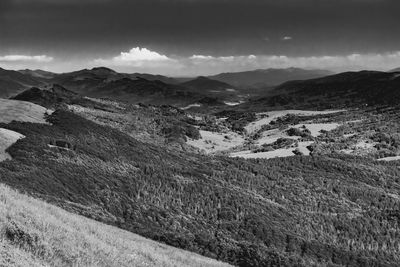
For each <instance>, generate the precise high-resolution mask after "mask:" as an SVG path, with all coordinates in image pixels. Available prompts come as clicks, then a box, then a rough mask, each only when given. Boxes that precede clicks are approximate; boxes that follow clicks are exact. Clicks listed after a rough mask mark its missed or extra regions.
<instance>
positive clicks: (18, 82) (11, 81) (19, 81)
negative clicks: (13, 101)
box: [0, 68, 42, 98]
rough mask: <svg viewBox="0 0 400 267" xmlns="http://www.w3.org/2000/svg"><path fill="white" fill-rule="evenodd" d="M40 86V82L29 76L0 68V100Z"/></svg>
mask: <svg viewBox="0 0 400 267" xmlns="http://www.w3.org/2000/svg"><path fill="white" fill-rule="evenodd" d="M41 84H42V82H41V81H39V80H38V79H35V78H33V77H32V76H30V75H27V74H23V73H20V72H18V71H13V70H5V69H2V68H0V98H8V97H10V96H13V95H15V94H18V93H19V92H21V91H23V90H25V89H27V88H29V87H32V86H39V85H41Z"/></svg>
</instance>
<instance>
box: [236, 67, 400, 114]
mask: <svg viewBox="0 0 400 267" xmlns="http://www.w3.org/2000/svg"><path fill="white" fill-rule="evenodd" d="M399 102H400V75H399V74H397V73H389V72H379V71H360V72H345V73H340V74H336V75H331V76H327V77H323V78H318V79H311V80H305V81H291V82H286V83H284V84H282V85H280V86H278V87H277V88H275V89H274V90H273V91H272V92H270V94H269V95H268V96H266V97H263V98H260V99H257V100H254V101H250V102H249V103H246V104H243V106H242V107H247V108H250V109H258V110H261V109H266V108H280V107H291V108H296V107H297V108H299V107H302V108H313V109H315V108H333V107H349V106H361V105H363V106H365V105H382V104H384V105H392V104H396V105H397V104H398V103H399Z"/></svg>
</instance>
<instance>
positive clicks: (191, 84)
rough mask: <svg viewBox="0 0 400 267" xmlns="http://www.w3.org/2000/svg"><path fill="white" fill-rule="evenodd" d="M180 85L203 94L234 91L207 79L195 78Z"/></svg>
mask: <svg viewBox="0 0 400 267" xmlns="http://www.w3.org/2000/svg"><path fill="white" fill-rule="evenodd" d="M181 85H183V86H185V87H188V88H191V89H193V90H197V91H199V92H202V93H205V92H210V93H212V92H213V91H220V90H223V91H225V90H227V89H234V86H232V85H230V84H227V83H224V82H220V81H216V80H212V79H209V78H207V77H203V76H200V77H197V78H196V79H193V80H190V81H187V82H184V83H181Z"/></svg>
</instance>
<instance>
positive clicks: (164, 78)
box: [127, 73, 179, 84]
mask: <svg viewBox="0 0 400 267" xmlns="http://www.w3.org/2000/svg"><path fill="white" fill-rule="evenodd" d="M127 76H128V77H129V78H132V79H136V78H143V79H146V80H149V81H161V82H164V83H170V84H178V83H179V81H178V80H176V79H174V78H171V77H167V76H163V75H154V74H148V73H132V74H127Z"/></svg>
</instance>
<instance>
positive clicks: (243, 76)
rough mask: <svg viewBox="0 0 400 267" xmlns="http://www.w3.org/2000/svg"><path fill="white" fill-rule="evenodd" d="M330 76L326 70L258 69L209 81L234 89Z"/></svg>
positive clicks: (214, 77) (227, 74) (225, 74)
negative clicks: (234, 87)
mask: <svg viewBox="0 0 400 267" xmlns="http://www.w3.org/2000/svg"><path fill="white" fill-rule="evenodd" d="M330 74H332V72H330V71H327V70H306V69H300V68H288V69H258V70H253V71H244V72H227V73H221V74H218V75H213V76H209V78H210V79H214V80H217V81H221V82H225V83H228V84H232V85H233V86H236V87H250V88H252V87H256V88H259V87H267V86H276V85H279V84H281V83H284V82H287V81H291V80H307V79H313V78H318V77H323V76H327V75H330Z"/></svg>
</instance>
